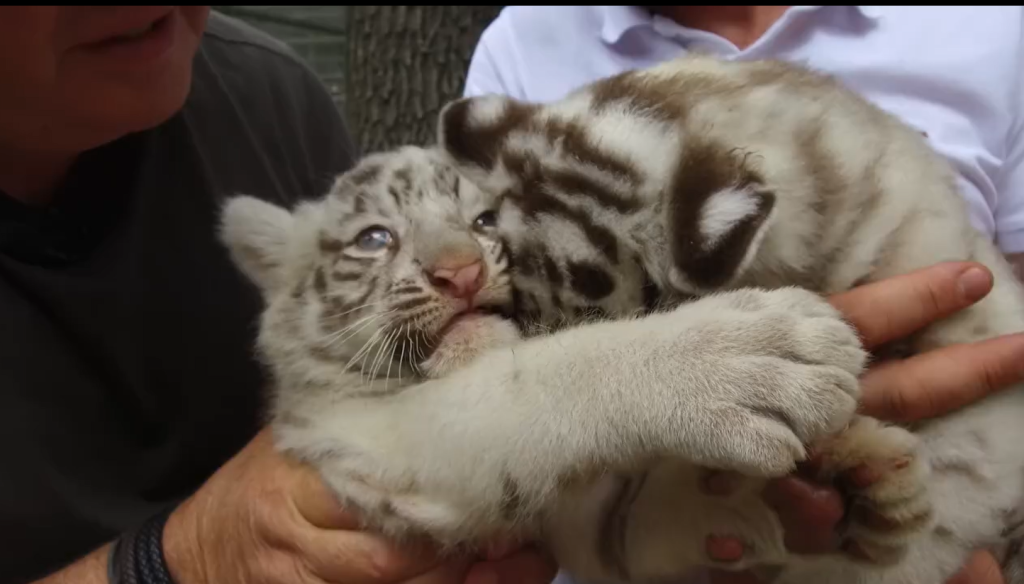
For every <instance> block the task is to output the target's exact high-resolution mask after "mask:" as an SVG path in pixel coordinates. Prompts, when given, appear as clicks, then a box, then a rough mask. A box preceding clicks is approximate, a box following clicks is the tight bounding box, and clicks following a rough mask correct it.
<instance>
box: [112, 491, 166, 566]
mask: <svg viewBox="0 0 1024 584" xmlns="http://www.w3.org/2000/svg"><path fill="white" fill-rule="evenodd" d="M171 511H173V507H172V508H169V509H166V510H164V511H162V512H160V513H158V514H156V515H154V516H153V517H150V518H149V519H147V520H146V521H145V522H144V523H143V524H142V525H140V526H139V527H138V528H136V529H134V530H132V531H129V532H127V533H124V534H122V535H121V537H119V538H117V540H115V541H114V544H113V547H112V548H111V550H110V556H109V558H108V561H107V578H108V579H109V580H110V584H175V582H174V580H173V579H172V578H171V573H170V571H169V570H168V569H167V562H166V560H165V559H164V546H163V534H164V525H166V524H167V518H168V517H170V515H171Z"/></svg>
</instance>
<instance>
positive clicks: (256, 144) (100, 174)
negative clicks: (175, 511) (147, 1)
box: [0, 14, 354, 584]
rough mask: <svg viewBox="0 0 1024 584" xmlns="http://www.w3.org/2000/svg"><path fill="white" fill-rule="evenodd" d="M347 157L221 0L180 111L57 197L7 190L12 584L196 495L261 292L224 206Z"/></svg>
mask: <svg viewBox="0 0 1024 584" xmlns="http://www.w3.org/2000/svg"><path fill="white" fill-rule="evenodd" d="M353 156H354V148H353V146H352V144H351V140H350V138H349V135H348V133H347V131H346V129H345V127H344V126H343V124H342V120H341V118H340V116H339V114H338V112H337V110H336V108H335V106H334V104H333V102H332V100H331V98H330V96H329V95H328V94H327V92H326V91H325V89H324V88H323V86H322V85H321V84H320V82H319V81H318V80H317V78H316V77H315V75H314V74H313V73H312V72H311V71H310V70H309V69H308V68H307V67H306V66H305V65H303V64H302V63H301V62H300V61H299V60H298V59H297V58H296V57H295V56H294V55H293V54H292V53H290V52H289V51H288V50H287V49H286V48H285V47H284V46H283V45H281V44H280V43H278V42H277V41H275V40H272V39H270V38H269V37H267V36H265V35H263V34H262V33H258V32H256V31H255V30H253V29H251V28H249V27H247V26H245V25H242V24H240V23H238V22H236V21H233V20H229V19H227V18H225V17H222V16H219V15H216V14H214V15H212V16H211V19H210V22H209V25H208V30H207V34H206V37H205V39H204V41H203V43H202V47H201V50H200V52H199V54H198V55H197V56H196V61H195V72H194V82H193V86H192V91H191V95H190V97H189V99H188V103H187V105H186V106H185V108H184V109H183V111H181V112H180V114H179V115H176V116H175V117H174V118H173V119H171V120H169V121H167V122H166V123H164V124H162V125H161V126H159V127H158V128H156V129H154V130H152V131H147V132H144V133H140V134H137V135H132V136H129V137H126V138H124V139H122V140H120V141H118V142H116V143H113V144H110V145H107V146H104V147H102V148H99V149H97V150H95V151H92V152H89V153H86V154H85V155H83V156H82V157H81V159H80V160H79V161H78V163H77V164H76V166H75V167H74V169H73V170H72V171H71V174H70V175H69V176H68V178H67V180H66V181H65V184H63V185H62V186H61V188H60V190H59V193H58V195H57V198H56V200H55V202H54V204H53V205H52V206H51V207H50V208H48V209H44V210H36V209H29V208H26V207H23V206H22V205H20V204H19V203H17V202H15V201H13V200H12V199H10V198H9V197H7V196H6V195H4V194H3V193H0V323H2V324H0V384H2V385H0V584H14V583H21V582H26V581H29V580H31V579H34V578H38V577H40V576H42V575H44V574H46V573H49V572H52V571H54V570H56V569H58V568H60V567H62V566H63V565H65V564H67V563H70V562H72V561H73V560H75V559H77V558H78V557H80V556H81V555H83V554H86V553H88V552H89V551H91V550H92V549H94V548H96V547H98V546H99V545H101V544H102V543H104V542H105V541H108V540H110V539H112V538H113V537H114V536H116V535H117V534H118V533H119V532H121V531H123V530H125V529H128V528H130V527H133V526H134V525H136V524H137V523H138V522H140V521H142V520H143V519H145V518H146V517H148V516H149V515H151V514H153V513H155V512H156V511H158V510H160V509H161V508H163V507H165V506H167V505H168V504H171V503H174V502H176V501H179V500H180V499H182V498H184V497H186V496H188V495H189V494H190V493H191V492H192V491H193V490H194V489H196V488H197V487H198V486H199V485H200V484H201V483H202V481H204V480H205V479H206V478H207V477H208V476H209V475H210V474H211V473H212V472H213V471H214V470H216V469H217V468H218V467H219V466H220V465H221V464H222V463H224V462H225V461H226V460H227V459H228V458H229V457H231V456H232V455H233V454H234V453H235V452H236V451H237V450H238V449H240V448H241V447H242V446H243V445H244V444H245V443H246V442H247V441H248V440H249V439H250V438H251V437H252V435H253V434H254V433H255V432H256V430H257V427H258V425H259V424H260V421H261V415H262V412H261V403H262V401H261V398H262V387H261V382H262V379H263V377H262V371H261V369H260V367H259V365H258V364H257V362H256V360H255V358H254V356H253V339H254V333H255V327H256V319H257V313H258V310H259V308H260V299H259V296H258V295H257V292H256V290H255V288H254V287H253V286H252V285H251V284H250V283H249V282H248V281H247V280H245V279H244V277H243V276H242V275H241V274H240V273H239V272H238V271H237V270H236V269H235V268H234V267H233V265H232V264H231V263H230V261H229V259H228V256H227V254H226V251H225V249H224V248H223V246H222V245H221V244H220V243H219V242H218V240H217V239H216V232H215V227H216V221H217V213H218V207H219V205H220V203H221V202H222V201H223V200H224V198H225V197H226V196H229V195H231V194H233V193H246V194H250V195H254V196H258V197H262V198H265V199H266V200H269V201H273V202H275V203H278V204H282V205H288V206H291V205H292V204H293V203H294V202H295V201H296V200H297V199H299V198H301V197H309V196H314V195H319V194H320V193H322V192H323V191H324V190H325V189H326V188H327V187H328V185H329V183H330V181H331V178H332V176H333V175H334V174H335V173H338V172H342V171H344V170H346V169H348V168H349V167H350V166H351V164H352V161H353Z"/></svg>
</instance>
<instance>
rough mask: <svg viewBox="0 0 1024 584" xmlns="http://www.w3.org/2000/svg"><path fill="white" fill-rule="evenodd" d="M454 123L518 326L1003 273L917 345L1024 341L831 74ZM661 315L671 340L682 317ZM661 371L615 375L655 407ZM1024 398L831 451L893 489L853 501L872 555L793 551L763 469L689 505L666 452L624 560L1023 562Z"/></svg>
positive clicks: (934, 580) (894, 565) (938, 204)
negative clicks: (717, 498) (909, 279)
mask: <svg viewBox="0 0 1024 584" xmlns="http://www.w3.org/2000/svg"><path fill="white" fill-rule="evenodd" d="M440 118H441V119H440V121H439V142H440V146H441V148H442V149H443V150H444V151H445V153H446V155H447V156H448V157H449V158H450V159H451V160H452V162H453V163H454V164H455V165H456V166H457V167H458V169H459V172H460V173H462V174H463V175H464V176H466V177H467V178H469V179H470V180H471V181H472V182H474V183H475V184H477V185H478V186H479V187H480V188H481V189H482V190H483V191H485V192H488V193H491V194H492V195H493V196H495V197H500V199H501V201H502V203H501V206H500V208H499V213H498V222H497V233H498V234H499V236H500V237H501V238H502V239H503V241H504V242H505V244H506V245H507V246H508V251H509V253H510V255H511V257H512V264H513V266H514V267H515V269H514V270H513V278H512V280H513V287H514V288H515V289H516V291H517V294H516V298H517V312H518V313H520V314H521V315H522V317H523V318H526V319H528V320H529V321H530V322H533V323H536V324H538V325H539V326H541V327H547V328H549V329H551V330H558V328H559V327H561V326H569V327H572V326H574V325H577V324H578V323H580V322H585V321H586V319H587V318H589V317H590V315H593V314H595V313H600V314H603V315H605V316H606V317H608V318H611V319H617V318H622V317H626V318H630V317H632V315H634V314H635V313H636V311H637V309H638V308H641V307H644V306H648V307H660V308H661V309H663V310H664V309H672V307H675V306H679V305H680V304H681V303H682V305H684V306H686V305H687V304H686V302H687V301H688V299H692V298H702V297H706V296H708V295H710V296H711V298H712V299H714V298H718V299H721V298H723V297H722V296H720V294H722V292H723V291H735V290H743V289H761V290H765V289H769V290H771V289H780V288H781V289H785V287H787V286H799V287H800V288H802V289H806V290H810V291H813V292H816V293H818V294H822V295H825V294H833V293H837V292H841V291H845V290H848V289H850V288H852V287H854V286H855V285H857V284H859V283H864V282H870V281H875V280H879V279H883V278H886V277H889V276H894V275H898V274H903V273H907V272H910V271H912V270H914V269H917V268H922V267H925V266H929V265H932V264H936V263H939V262H942V261H950V260H973V261H977V262H980V263H982V264H984V265H986V266H988V268H990V269H991V271H992V272H993V273H994V275H995V285H994V288H993V290H992V291H991V292H990V293H989V294H988V296H987V297H986V298H984V299H983V300H982V301H980V302H979V303H977V304H975V305H974V306H972V307H970V308H968V309H966V310H964V311H962V312H960V313H958V314H956V315H954V316H952V317H949V318H947V319H945V320H943V321H941V322H937V323H935V324H933V325H932V326H930V327H928V328H926V329H925V330H923V331H920V333H919V334H917V335H915V336H914V337H913V338H912V339H910V342H909V344H910V345H911V347H912V349H913V350H917V351H921V350H927V349H932V348H936V347H941V346H947V345H951V344H955V343H965V342H973V341H979V340H983V339H987V338H991V337H994V336H997V335H1001V334H1007V333H1017V332H1021V331H1024V290H1022V287H1021V286H1020V284H1019V283H1018V281H1017V280H1016V279H1015V277H1014V275H1013V272H1012V270H1011V269H1010V267H1009V266H1008V264H1007V263H1006V262H1005V261H1004V259H1003V257H1002V256H1001V255H1000V254H999V252H998V251H997V249H996V248H995V247H994V245H993V244H992V243H991V242H990V241H989V240H987V239H986V238H985V237H984V236H983V235H982V234H981V233H979V232H977V231H976V230H975V229H974V228H973V227H972V226H971V224H970V223H969V219H968V212H967V208H966V205H965V203H964V201H963V200H962V198H961V196H960V194H959V192H958V189H957V185H956V182H955V179H954V174H953V172H952V169H951V168H950V167H949V165H948V164H947V162H946V161H945V160H944V159H942V158H941V157H940V156H938V155H937V154H936V153H935V152H933V150H932V149H931V148H930V147H929V145H928V143H927V141H926V139H925V138H924V137H923V136H922V135H920V134H919V133H918V132H917V131H915V130H913V129H911V128H910V127H908V126H907V125H905V124H903V123H901V122H900V121H899V120H898V119H896V118H895V117H894V116H892V115H890V114H888V113H886V112H884V111H882V110H881V109H879V108H877V107H875V106H874V105H873V104H871V103H869V102H868V101H866V100H864V99H863V98H861V97H860V96H859V95H857V94H855V93H853V92H852V91H849V90H847V89H845V88H844V87H843V86H842V85H841V83H839V82H838V81H836V80H834V79H832V78H830V77H828V76H826V75H822V74H819V73H816V72H813V71H810V70H807V69H804V68H802V67H800V66H797V65H791V64H785V63H780V62H771V61H762V62H727V61H723V60H719V59H716V58H713V57H707V56H691V57H684V58H680V59H678V60H675V61H671V62H668V63H665V64H662V65H658V66H655V67H653V68H650V69H647V70H638V71H631V72H628V73H624V74H620V75H617V76H614V77H610V78H607V79H604V80H601V81H598V82H595V83H593V84H590V85H588V86H585V87H583V88H580V89H579V90H577V91H575V92H573V93H572V94H570V95H568V96H567V97H565V98H563V99H561V100H558V101H555V102H552V103H546V104H540V103H524V102H521V101H517V100H514V99H511V98H508V97H505V96H499V95H487V96H480V97H471V98H463V99H459V100H455V101H454V102H452V103H450V104H448V105H447V106H446V107H445V108H444V110H443V111H442V114H441V116H440ZM702 302H705V301H704V300H699V301H697V302H694V303H692V304H689V305H688V306H689V308H684V309H683V310H698V308H697V307H699V306H701V303H702ZM704 306H705V309H704V310H706V311H708V312H705V314H706V315H707V318H708V319H709V322H717V323H718V326H721V327H722V328H723V329H728V330H730V331H731V333H732V334H734V335H735V336H736V337H740V338H742V337H745V336H746V335H757V334H759V331H761V330H762V328H763V327H773V326H775V323H776V317H774V316H771V317H769V316H767V315H759V317H758V318H757V319H754V320H750V321H742V322H741V321H736V320H734V317H733V316H732V315H731V314H729V313H728V312H725V313H722V314H719V315H716V314H715V313H714V312H711V311H713V310H715V308H714V307H713V306H712V305H704ZM650 318H652V320H650V322H652V323H663V324H660V326H664V327H669V326H671V324H670V323H671V322H672V320H671V317H666V316H663V315H662V316H653V317H650ZM602 326H603V325H602ZM654 326H659V325H654V324H652V327H654ZM584 328H585V327H584ZM577 330H584V329H577ZM765 338H766V339H767V340H768V344H767V345H765V346H763V347H762V348H761V350H762V351H764V352H765V353H769V352H772V351H778V352H779V353H780V354H786V353H787V351H788V349H787V347H788V346H789V343H790V341H788V340H787V341H781V342H780V341H777V340H774V339H771V338H770V337H765ZM804 340H810V338H809V337H808V338H807V339H804ZM622 342H623V343H627V342H632V341H631V340H627V339H623V341H622ZM663 355H664V353H660V352H649V348H647V347H645V348H644V349H637V351H635V352H634V360H633V361H632V362H625V363H619V364H618V366H619V367H623V368H626V369H628V370H629V371H630V372H631V373H632V374H633V375H635V382H634V387H635V390H636V392H637V394H638V395H641V396H643V395H645V394H646V392H647V391H649V390H650V388H651V384H652V383H655V382H656V380H658V379H659V378H658V377H657V376H656V375H655V374H653V373H651V372H650V371H651V370H650V368H652V367H656V366H657V365H656V363H657V359H661V358H663ZM692 364H693V365H697V366H698V367H699V368H697V369H677V370H676V371H677V375H680V376H683V377H685V378H686V379H688V380H693V381H694V382H695V383H697V382H698V380H699V379H700V376H701V375H705V374H708V373H709V372H710V373H711V375H712V376H718V375H721V372H720V371H716V370H715V369H714V367H713V366H712V365H711V364H710V363H705V362H703V361H700V362H698V361H696V360H695V361H693V362H692ZM716 365H717V364H716ZM733 372H734V373H735V374H736V375H737V376H738V378H749V379H751V380H753V379H755V378H758V377H759V376H760V375H761V373H760V371H756V370H753V369H751V370H746V371H744V370H742V369H741V368H739V367H737V368H735V369H734V370H733ZM807 389H811V388H810V387H807ZM1021 389H1022V387H1016V388H1013V389H1011V390H1009V391H1005V392H1002V393H999V394H996V395H992V396H990V397H988V398H987V399H985V400H984V401H981V402H979V403H976V404H974V405H972V406H970V407H968V408H965V409H963V410H962V411H959V412H957V413H953V414H950V415H947V416H945V417H943V418H940V419H936V420H932V421H928V422H925V423H920V424H917V425H916V426H915V427H906V428H903V427H897V426H885V425H882V424H880V423H878V422H877V421H874V420H871V419H868V418H864V417H854V418H853V419H851V420H850V421H849V422H850V423H849V426H848V427H847V428H846V429H845V430H844V431H843V432H841V433H839V434H838V435H836V436H832V437H829V438H828V439H825V440H822V441H820V442H819V443H818V446H819V447H820V448H821V449H823V451H824V454H825V457H826V464H825V468H824V469H823V474H824V476H825V477H826V478H827V477H829V476H834V475H835V473H837V472H841V471H843V470H845V469H849V468H851V467H852V465H855V464H858V463H867V464H869V465H870V466H873V467H875V470H876V471H877V472H879V473H880V476H881V480H880V481H879V482H878V483H876V484H874V485H873V486H871V487H868V488H866V489H856V488H853V487H850V488H849V493H848V494H849V495H850V496H851V501H852V504H853V506H852V509H851V511H850V513H849V515H848V517H847V522H846V525H845V529H844V532H843V533H842V534H841V535H842V537H843V538H844V539H845V541H846V544H847V545H845V546H844V549H845V550H855V551H856V553H851V554H845V553H843V554H837V555H835V556H826V557H820V558H810V557H800V556H794V555H790V554H788V553H787V552H786V551H785V549H784V546H783V545H782V529H781V526H780V524H779V522H778V519H777V518H776V517H775V516H774V515H773V514H771V513H770V512H768V511H767V510H765V509H764V506H763V505H762V504H761V503H760V502H759V501H758V500H757V498H756V496H753V495H752V493H756V492H757V491H758V489H759V487H760V486H761V484H762V481H763V478H764V475H765V474H766V473H760V476H758V477H751V479H750V481H749V484H748V485H747V488H746V489H743V490H741V492H740V493H739V494H737V495H736V496H735V498H734V499H733V500H732V501H727V502H725V503H722V504H715V503H712V502H709V501H706V500H701V499H699V498H698V497H697V496H693V498H686V497H681V496H679V494H680V490H679V485H680V484H681V482H682V481H686V480H691V479H692V478H693V468H692V466H691V465H689V464H688V462H689V461H687V460H686V459H685V457H684V458H682V459H679V460H674V461H673V460H671V457H669V460H668V461H666V462H665V463H664V464H661V465H658V466H651V467H648V468H647V472H646V473H637V474H634V475H631V478H630V479H629V480H628V481H627V482H628V484H631V485H634V490H633V491H631V492H630V494H629V501H630V503H629V504H628V505H624V506H623V508H624V509H625V510H623V511H622V515H621V524H620V527H619V528H618V529H619V533H618V535H617V537H618V540H617V543H616V544H615V545H616V546H617V547H616V551H615V552H614V553H613V554H610V555H611V556H615V557H617V558H619V559H620V562H619V563H620V567H621V569H620V573H621V574H622V575H623V577H624V579H630V580H634V581H638V580H646V579H659V580H660V579H664V578H667V577H671V576H674V575H678V574H679V573H680V572H681V571H682V570H683V569H684V568H686V567H687V566H688V565H691V563H692V562H693V561H694V560H698V561H699V563H701V564H704V565H715V564H714V562H712V561H710V560H709V559H708V558H705V557H703V556H702V553H703V549H702V548H700V547H699V546H698V544H699V542H700V541H701V540H700V539H699V538H693V537H691V533H692V532H694V531H697V532H700V533H701V534H707V533H718V534H723V533H725V534H730V533H731V534H733V535H736V536H740V537H742V538H744V539H746V540H747V543H748V544H749V545H748V549H749V550H751V553H749V554H748V556H747V558H746V559H745V560H744V561H743V562H740V563H737V564H734V565H730V566H719V567H723V568H730V567H731V568H737V569H739V568H748V567H753V566H758V567H762V568H767V569H770V571H771V572H772V573H776V574H777V579H776V580H775V582H782V583H787V584H788V583H805V582H829V583H830V584H846V583H867V582H872V583H883V584H887V583H907V584H909V583H911V582H913V583H916V584H943V583H944V582H946V581H947V580H948V579H949V578H950V577H951V576H952V575H953V574H954V573H955V572H956V571H957V570H958V569H959V568H960V567H961V566H962V565H963V563H964V561H965V560H966V559H967V557H968V555H969V553H970V552H971V551H972V550H974V549H976V548H989V549H991V550H993V551H994V552H996V553H997V554H1000V553H1001V550H1002V549H1003V548H1004V547H1008V548H1009V551H1010V552H1012V551H1013V550H1014V549H1019V547H1020V546H1019V545H1016V546H1014V545H1009V546H1008V545H1007V544H1008V540H1009V537H1010V534H1011V533H1012V532H1013V531H1014V530H1015V529H1016V527H1018V526H1019V525H1020V523H1021V520H1022V519H1024V517H1022V511H1024V508H1022V498H1024V448H1022V447H1021V444H1024V424H1022V423H1021V420H1024V391H1021ZM718 390H719V388H716V391H718ZM721 415H723V416H725V414H724V413H723V414H721ZM726 417H728V416H726ZM619 420H621V421H620V422H619V423H624V422H625V421H626V420H628V421H630V422H640V421H641V420H639V419H636V418H631V417H629V416H627V415H625V414H624V415H623V416H622V417H621V418H619ZM642 423H644V424H648V425H649V426H650V427H652V428H657V427H658V426H657V423H656V422H654V421H653V420H650V419H649V418H648V419H643V420H642ZM579 424H581V425H583V424H586V427H587V428H588V430H589V429H590V428H594V427H595V426H594V425H593V424H594V423H593V422H592V421H584V419H583V418H581V419H580V421H579ZM738 426H739V424H735V425H734V428H736V430H737V431H739V427H738ZM894 461H896V462H894ZM641 479H643V482H642V483H641V482H640V480H641ZM684 494H685V495H686V496H690V495H692V493H689V492H687V493H684ZM687 545H691V546H692V547H686V546H687ZM574 549H576V548H574ZM572 553H573V552H572V551H566V552H565V553H564V556H565V557H568V556H571V555H572ZM581 565H585V562H584V561H582V560H580V561H578V562H571V566H572V567H573V568H578V567H579V566H581ZM583 572H585V573H587V575H588V576H601V574H599V573H597V572H588V571H587V570H583Z"/></svg>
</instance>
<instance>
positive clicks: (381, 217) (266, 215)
mask: <svg viewBox="0 0 1024 584" xmlns="http://www.w3.org/2000/svg"><path fill="white" fill-rule="evenodd" d="M495 209H496V201H494V200H493V198H492V197H489V196H488V195H487V194H485V193H484V192H483V191H481V190H480V189H478V188H477V187H475V186H474V185H473V184H472V183H471V182H470V181H468V180H464V179H463V178H462V177H460V175H459V174H458V173H457V172H455V171H454V170H453V168H452V167H451V166H449V165H446V164H444V163H443V162H442V161H441V160H440V159H439V158H438V157H437V155H436V154H435V153H434V152H433V151H431V150H428V149H421V148H418V147H403V148H400V149H396V150H393V151H390V152H386V153H379V154H373V155H369V156H367V157H365V158H363V159H362V160H361V161H360V162H359V164H358V165H357V166H356V167H355V168H353V169H352V170H350V171H349V172H347V173H345V174H343V175H342V176H340V177H339V178H337V179H336V181H335V183H334V185H333V187H332V188H331V190H330V192H329V193H328V194H327V195H326V196H325V197H323V198H321V199H319V200H316V201H313V202H307V203H303V204H301V205H299V206H298V207H297V208H296V209H294V210H293V211H289V210H285V209H282V208H280V207H277V206H274V205H271V204H269V203H266V202H264V201H261V200H257V199H255V198H251V197H247V196H240V197H236V198H234V199H232V200H230V201H229V202H228V203H227V205H226V207H225V209H224V211H223V222H222V238H223V240H224V241H225V243H226V245H227V246H228V248H229V250H230V252H231V254H232V257H233V259H234V261H235V262H236V264H237V265H238V266H239V267H240V268H241V269H242V271H243V272H245V273H246V274H247V275H248V277H249V278H250V279H252V280H253V281H254V282H255V283H256V284H257V285H258V287H259V288H260V290H261V292H262V294H263V297H264V299H265V301H266V303H267V307H266V310H265V311H264V313H263V319H262V326H261V334H260V341H259V343H260V346H261V349H262V350H263V351H265V352H269V353H270V355H269V356H270V360H271V362H273V363H275V365H277V366H279V367H282V366H283V367H287V366H288V365H287V364H288V363H293V364H295V366H296V367H298V363H296V360H298V359H303V358H309V357H310V356H313V357H315V358H317V359H320V360H322V361H325V362H330V363H335V364H342V365H344V366H346V368H347V369H348V370H349V371H358V372H360V373H361V374H364V375H369V376H370V377H371V378H372V377H379V376H383V375H385V372H388V373H387V375H388V377H389V378H395V377H396V376H399V375H402V374H403V373H404V374H405V375H409V374H410V373H411V374H422V373H423V370H424V368H425V365H428V364H429V363H430V359H431V358H432V357H435V356H434V353H435V352H436V351H437V350H438V348H439V346H441V345H443V344H444V343H442V341H443V339H444V338H445V337H446V335H449V334H450V333H451V332H452V330H453V329H457V328H460V327H461V328H463V329H465V327H466V326H467V324H466V323H468V322H470V321H472V320H473V319H474V318H475V317H480V315H481V314H482V313H486V312H488V311H507V310H508V309H509V307H510V302H511V291H510V287H509V281H508V275H507V273H506V270H507V267H508V261H507V257H506V255H505V253H504V249H503V246H502V245H501V243H500V242H499V240H498V238H497V237H496V236H495V234H494V226H495V221H496V214H495ZM491 318H496V317H491ZM446 358H447V357H446ZM435 359H436V358H435Z"/></svg>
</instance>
